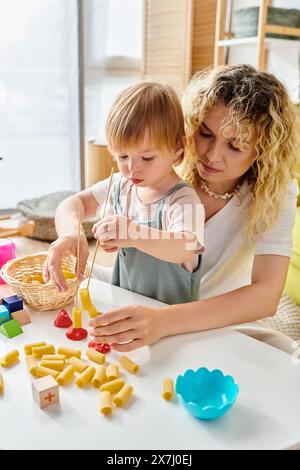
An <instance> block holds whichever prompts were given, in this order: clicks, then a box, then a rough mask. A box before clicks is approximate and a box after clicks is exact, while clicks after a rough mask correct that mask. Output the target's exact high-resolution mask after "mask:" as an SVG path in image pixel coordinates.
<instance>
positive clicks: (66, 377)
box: [56, 365, 75, 385]
mask: <svg viewBox="0 0 300 470" xmlns="http://www.w3.org/2000/svg"><path fill="white" fill-rule="evenodd" d="M74 374H75V367H74V366H72V365H69V366H68V367H66V368H65V370H63V371H62V372H61V373H60V374H59V376H58V377H57V378H56V381H57V383H58V384H59V385H66V384H67V383H68V382H69V381H70V380H71V378H72V377H73V375H74Z"/></svg>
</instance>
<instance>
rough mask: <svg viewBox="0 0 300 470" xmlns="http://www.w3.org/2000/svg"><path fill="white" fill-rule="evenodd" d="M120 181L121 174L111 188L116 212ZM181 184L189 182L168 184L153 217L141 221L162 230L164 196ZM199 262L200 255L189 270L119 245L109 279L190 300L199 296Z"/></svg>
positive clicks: (170, 299) (170, 300) (156, 295)
mask: <svg viewBox="0 0 300 470" xmlns="http://www.w3.org/2000/svg"><path fill="white" fill-rule="evenodd" d="M121 181H122V177H121V178H120V179H119V181H117V182H116V185H115V190H114V209H115V213H116V214H119V215H121V214H122V212H121V207H120V202H119V197H120V190H121ZM184 186H188V185H187V184H186V183H178V184H177V185H176V186H174V187H173V188H171V189H170V190H169V191H168V192H167V193H166V194H165V195H164V196H163V197H162V199H161V200H160V203H159V207H158V209H157V211H156V213H155V215H154V218H153V220H149V221H147V222H143V223H142V224H143V225H148V226H149V227H152V228H156V229H159V230H162V214H163V209H164V205H165V202H166V199H167V198H168V197H169V196H171V195H172V194H173V193H174V192H175V191H178V190H179V189H181V188H182V187H184ZM154 243H155V242H154ZM200 265H201V255H199V262H198V267H197V269H196V271H194V272H189V271H187V270H186V269H184V268H183V267H182V266H181V265H180V264H176V263H169V262H167V261H163V260H160V259H158V258H155V257H154V256H151V255H148V254H147V253H143V252H142V251H140V250H137V249H136V248H120V249H119V251H118V255H117V258H116V262H115V265H114V268H113V274H112V280H111V283H112V284H113V285H115V286H119V287H123V288H124V289H127V290H130V291H132V292H137V293H138V294H142V295H145V296H147V297H151V298H153V299H156V300H160V301H161V302H164V303H167V304H178V303H184V302H191V301H193V300H198V298H199V287H200V279H201V277H200Z"/></svg>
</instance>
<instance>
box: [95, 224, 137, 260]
mask: <svg viewBox="0 0 300 470" xmlns="http://www.w3.org/2000/svg"><path fill="white" fill-rule="evenodd" d="M92 231H93V235H94V237H95V238H97V239H98V240H99V243H100V245H101V246H102V247H103V249H104V250H105V251H108V252H111V251H116V250H117V249H118V248H129V247H133V246H134V240H136V239H137V238H138V233H139V225H138V224H136V223H135V222H134V221H133V220H131V219H129V218H128V217H124V216H123V215H110V216H107V217H104V218H103V219H102V220H100V221H99V222H97V223H96V224H95V225H94V227H93V230H92Z"/></svg>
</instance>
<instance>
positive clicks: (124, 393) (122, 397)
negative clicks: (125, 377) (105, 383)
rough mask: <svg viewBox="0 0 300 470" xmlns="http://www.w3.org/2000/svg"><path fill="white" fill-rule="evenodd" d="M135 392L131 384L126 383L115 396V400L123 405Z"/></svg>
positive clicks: (117, 403) (115, 402)
mask: <svg viewBox="0 0 300 470" xmlns="http://www.w3.org/2000/svg"><path fill="white" fill-rule="evenodd" d="M132 392H133V387H132V386H131V385H128V384H125V385H124V387H123V388H121V390H120V391H119V392H118V393H117V394H116V395H115V396H114V398H113V402H114V404H115V405H116V406H123V405H125V403H126V402H127V401H128V400H129V398H130V397H131V395H132Z"/></svg>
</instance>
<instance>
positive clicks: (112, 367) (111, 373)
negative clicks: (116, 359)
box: [106, 364, 120, 380]
mask: <svg viewBox="0 0 300 470" xmlns="http://www.w3.org/2000/svg"><path fill="white" fill-rule="evenodd" d="M106 375H107V380H115V379H117V378H118V377H119V375H120V371H119V366H118V364H109V366H108V367H107V369H106Z"/></svg>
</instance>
